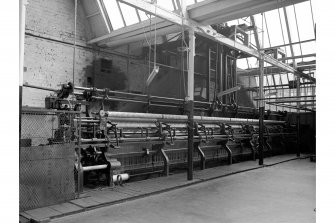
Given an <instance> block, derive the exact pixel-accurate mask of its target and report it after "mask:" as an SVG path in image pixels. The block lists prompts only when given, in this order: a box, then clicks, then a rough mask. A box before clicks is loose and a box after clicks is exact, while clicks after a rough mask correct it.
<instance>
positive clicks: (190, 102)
mask: <svg viewBox="0 0 335 223" xmlns="http://www.w3.org/2000/svg"><path fill="white" fill-rule="evenodd" d="M188 35H189V46H188V47H189V57H188V75H187V83H188V85H187V98H186V101H187V103H188V105H189V107H188V110H189V113H188V122H189V123H188V124H189V126H188V157H187V162H188V172H187V179H188V180H193V149H194V148H193V137H194V127H193V125H194V120H193V107H194V104H193V103H194V55H195V35H194V30H193V29H192V28H191V29H189V31H188Z"/></svg>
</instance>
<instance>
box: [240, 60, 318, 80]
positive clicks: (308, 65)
mask: <svg viewBox="0 0 335 223" xmlns="http://www.w3.org/2000/svg"><path fill="white" fill-rule="evenodd" d="M315 67H316V66H315V61H310V62H304V63H298V65H297V68H298V69H299V70H302V69H304V70H309V69H311V70H312V69H315ZM281 73H287V71H285V70H282V69H280V68H278V67H274V66H270V67H265V69H264V74H265V75H272V74H281ZM237 75H238V76H239V77H249V76H258V75H259V68H252V69H247V70H243V69H238V70H237Z"/></svg>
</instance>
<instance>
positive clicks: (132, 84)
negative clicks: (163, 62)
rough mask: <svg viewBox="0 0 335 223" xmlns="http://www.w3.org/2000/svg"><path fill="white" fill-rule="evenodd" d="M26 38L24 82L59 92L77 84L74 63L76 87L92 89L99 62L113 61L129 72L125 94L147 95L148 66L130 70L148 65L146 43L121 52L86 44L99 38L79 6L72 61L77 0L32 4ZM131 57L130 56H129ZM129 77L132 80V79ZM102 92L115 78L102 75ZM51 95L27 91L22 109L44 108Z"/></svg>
mask: <svg viewBox="0 0 335 223" xmlns="http://www.w3.org/2000/svg"><path fill="white" fill-rule="evenodd" d="M26 13H27V14H26V38H25V59H24V67H25V69H24V70H25V72H24V79H23V81H24V83H27V84H31V85H36V86H42V87H50V88H59V85H60V84H63V83H67V82H69V81H73V61H75V69H74V83H75V85H77V86H84V87H86V86H89V83H88V78H89V77H90V78H91V79H94V75H99V74H95V69H94V64H95V61H99V59H100V58H105V59H109V60H112V61H113V67H115V68H116V69H118V70H119V71H120V72H122V73H124V75H125V76H126V78H125V79H127V80H129V81H127V83H126V84H125V89H123V90H126V91H142V90H143V84H144V81H143V74H144V73H145V74H147V71H146V67H145V66H141V65H134V66H129V67H128V65H130V64H132V62H136V64H138V63H143V60H142V59H141V57H140V56H141V54H142V51H141V50H142V44H141V43H134V44H130V48H129V49H128V46H122V47H119V48H118V49H114V50H108V49H101V48H99V47H93V46H89V45H86V41H87V40H90V39H92V38H94V37H95V36H94V33H92V31H91V28H90V25H89V23H88V21H87V19H86V15H85V12H84V9H83V6H82V5H81V3H80V1H78V15H77V16H78V17H77V32H76V43H77V45H78V46H77V47H76V56H75V60H73V52H74V49H73V45H72V44H73V41H74V1H71V0H29V4H28V5H27V12H26ZM128 52H130V53H131V55H128ZM130 75H132V76H131V78H130V77H129V76H130ZM97 78H99V82H100V83H102V85H101V86H100V87H107V88H108V87H110V83H112V82H113V81H114V79H113V78H117V77H115V76H114V77H113V75H110V76H108V75H107V76H106V75H105V76H101V75H100V77H97ZM51 93H52V92H48V91H44V90H37V89H31V88H27V87H24V88H23V105H24V106H34V107H44V98H45V97H46V96H47V95H50V94H51Z"/></svg>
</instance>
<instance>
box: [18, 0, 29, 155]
mask: <svg viewBox="0 0 335 223" xmlns="http://www.w3.org/2000/svg"><path fill="white" fill-rule="evenodd" d="M27 4H28V1H27V0H20V3H19V13H20V14H19V16H20V18H19V19H20V23H19V29H20V37H19V39H20V45H19V51H20V52H19V53H20V58H19V63H20V64H19V148H21V120H22V119H21V118H22V117H21V116H22V115H21V112H22V86H23V66H24V39H25V29H26V25H25V24H26V5H27ZM19 151H20V149H19Z"/></svg>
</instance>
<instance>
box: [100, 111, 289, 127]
mask: <svg viewBox="0 0 335 223" xmlns="http://www.w3.org/2000/svg"><path fill="white" fill-rule="evenodd" d="M101 115H102V116H106V117H108V118H110V119H113V120H116V121H117V119H118V118H140V119H147V120H150V119H157V120H162V121H163V120H164V121H165V120H180V121H187V120H188V117H187V115H170V114H153V113H136V112H114V111H104V113H102V114H101ZM194 120H195V121H197V122H199V121H200V122H229V123H231V122H235V123H257V122H258V120H257V119H243V118H224V117H204V116H194ZM152 121H155V120H152ZM264 122H265V123H267V124H283V123H285V121H277V120H264Z"/></svg>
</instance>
